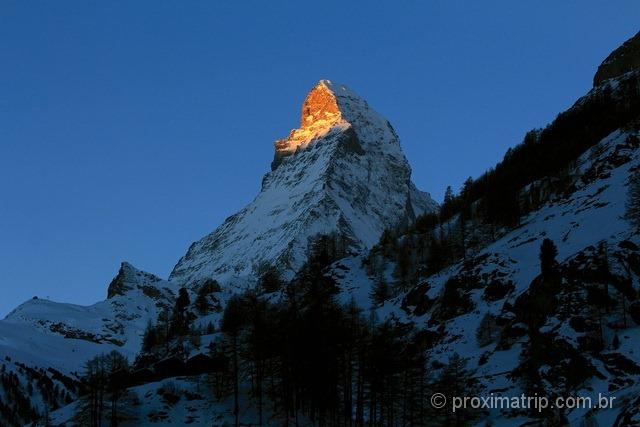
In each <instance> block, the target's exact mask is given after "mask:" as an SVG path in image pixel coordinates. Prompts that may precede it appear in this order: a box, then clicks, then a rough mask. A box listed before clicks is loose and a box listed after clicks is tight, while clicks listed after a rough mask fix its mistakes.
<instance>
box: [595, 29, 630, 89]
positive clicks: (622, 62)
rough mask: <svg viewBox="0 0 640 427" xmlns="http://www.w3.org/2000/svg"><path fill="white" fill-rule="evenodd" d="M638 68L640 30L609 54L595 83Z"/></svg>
mask: <svg viewBox="0 0 640 427" xmlns="http://www.w3.org/2000/svg"><path fill="white" fill-rule="evenodd" d="M636 68H640V32H639V33H637V34H636V35H635V36H633V37H631V38H630V39H629V40H627V41H626V42H624V44H623V45H622V46H620V47H619V48H617V49H616V50H614V51H613V52H611V54H609V56H607V59H605V60H604V62H602V64H600V66H599V67H598V71H596V75H595V76H594V77H593V85H594V86H598V85H600V84H601V83H602V82H604V81H605V80H608V79H611V78H614V77H618V76H621V75H622V74H625V73H628V72H629V71H631V70H633V69H636Z"/></svg>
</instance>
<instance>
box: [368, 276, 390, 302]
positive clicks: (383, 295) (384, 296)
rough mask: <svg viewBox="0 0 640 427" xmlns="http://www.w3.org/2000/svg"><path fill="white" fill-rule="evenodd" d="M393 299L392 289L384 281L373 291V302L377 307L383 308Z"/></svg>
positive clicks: (381, 280) (377, 284)
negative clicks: (386, 302)
mask: <svg viewBox="0 0 640 427" xmlns="http://www.w3.org/2000/svg"><path fill="white" fill-rule="evenodd" d="M389 298H391V289H390V288H389V285H388V284H387V282H386V281H385V280H384V279H380V280H378V282H377V283H376V284H375V286H374V287H373V290H372V291H371V300H372V301H373V304H374V305H376V306H381V305H383V304H384V303H385V301H387V300H388V299H389Z"/></svg>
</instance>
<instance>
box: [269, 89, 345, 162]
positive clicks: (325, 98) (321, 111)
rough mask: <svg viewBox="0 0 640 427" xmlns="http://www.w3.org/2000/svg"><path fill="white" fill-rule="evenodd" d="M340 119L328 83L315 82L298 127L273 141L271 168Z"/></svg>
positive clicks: (304, 105) (305, 102) (303, 107)
mask: <svg viewBox="0 0 640 427" xmlns="http://www.w3.org/2000/svg"><path fill="white" fill-rule="evenodd" d="M341 119H342V113H341V111H340V108H339V107H338V102H337V100H336V97H335V95H334V94H333V92H332V91H331V90H330V89H329V86H328V83H326V82H324V81H321V82H320V83H319V84H317V85H316V86H315V87H314V88H313V89H312V90H311V92H309V95H307V98H306V99H305V101H304V103H303V104H302V114H301V119H300V128H299V129H293V130H292V131H291V133H290V134H289V136H288V137H287V138H284V139H280V140H278V141H276V142H275V147H276V152H275V157H274V160H273V163H272V165H271V167H272V169H275V168H276V167H278V165H279V164H280V161H281V159H282V158H283V157H285V156H288V155H290V154H293V153H294V152H295V151H296V150H297V149H298V147H305V146H306V144H308V143H309V142H310V141H311V140H313V139H314V138H318V137H320V136H322V135H323V134H325V133H326V132H327V131H328V130H329V129H331V127H332V126H333V125H335V124H336V123H338V122H339V121H340V120H341Z"/></svg>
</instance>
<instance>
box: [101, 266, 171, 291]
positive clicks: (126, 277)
mask: <svg viewBox="0 0 640 427" xmlns="http://www.w3.org/2000/svg"><path fill="white" fill-rule="evenodd" d="M160 281H161V279H160V278H159V277H157V276H154V275H153V274H150V273H146V272H144V271H141V270H138V269H137V268H135V267H134V266H133V265H131V264H129V263H128V262H123V263H122V264H120V270H119V271H118V274H117V275H116V277H114V278H113V280H112V281H111V283H110V284H109V287H108V289H107V298H109V299H110V298H113V297H115V296H116V295H124V294H126V293H127V292H129V291H131V290H133V289H135V288H136V287H137V286H138V285H144V284H155V283H157V282H160Z"/></svg>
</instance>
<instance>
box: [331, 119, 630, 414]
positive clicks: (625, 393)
mask: <svg viewBox="0 0 640 427" xmlns="http://www.w3.org/2000/svg"><path fill="white" fill-rule="evenodd" d="M632 135H636V136H637V135H638V134H637V133H636V132H632V131H631V132H630V131H620V130H618V131H616V132H614V133H612V134H611V135H609V136H608V137H607V138H605V139H604V140H603V141H601V142H600V143H599V144H598V145H596V146H595V147H593V148H592V149H590V150H589V151H588V152H586V153H585V154H584V155H582V156H581V157H580V159H579V160H578V162H577V164H576V167H575V168H574V170H573V171H572V175H573V180H574V183H573V184H574V187H573V188H574V189H573V191H571V192H570V193H568V194H555V195H551V197H550V200H549V201H548V202H547V203H545V204H544V205H543V206H542V207H541V208H540V209H538V210H536V211H534V212H532V213H531V214H530V215H528V216H527V217H525V218H523V220H522V224H521V225H520V226H519V227H518V228H516V229H514V230H513V231H510V232H508V233H506V234H504V235H503V236H502V237H500V238H499V239H498V240H496V241H495V242H493V243H491V244H489V245H487V246H486V247H484V248H483V249H481V250H480V251H478V252H477V253H475V254H473V256H472V257H469V259H468V260H467V261H461V262H459V263H457V264H455V265H453V266H451V267H449V268H447V269H445V270H443V271H441V272H439V273H437V274H435V275H433V276H430V277H427V278H425V279H423V280H422V281H421V282H420V283H418V285H417V286H415V288H413V289H412V290H410V291H408V292H404V293H401V294H399V295H398V296H396V297H395V298H393V299H392V300H390V301H388V302H387V303H385V304H384V305H383V306H381V307H376V306H372V302H371V299H370V294H371V290H372V289H373V286H374V283H375V282H376V278H375V277H370V276H369V275H368V274H367V271H366V268H365V266H364V265H363V261H364V260H365V258H364V257H351V258H347V259H343V260H341V261H339V262H337V263H336V265H335V266H334V268H333V269H332V271H331V273H330V274H331V275H332V277H334V278H336V279H337V280H338V282H339V283H340V284H341V289H342V294H341V300H342V301H343V302H345V303H346V302H348V301H350V300H351V299H354V300H355V301H356V302H357V303H358V305H360V306H361V307H365V308H366V307H369V308H371V309H373V310H375V311H376V313H377V316H378V317H379V318H383V319H384V318H395V319H398V320H399V321H401V322H409V323H413V324H415V325H417V326H419V327H423V328H425V329H426V330H428V331H431V333H432V334H433V337H434V345H433V347H432V348H429V349H428V355H429V357H430V359H431V360H433V361H440V362H442V363H446V362H447V360H448V358H449V357H450V356H451V354H453V353H454V352H455V353H458V354H460V355H462V356H463V357H465V358H466V359H467V360H468V363H469V366H470V367H471V368H473V369H475V370H476V372H475V375H476V377H477V378H479V379H480V380H481V381H482V383H483V385H484V387H485V391H486V393H485V394H487V395H488V394H489V393H491V392H495V393H496V394H500V395H503V396H519V395H520V394H521V393H523V392H524V390H523V388H522V387H523V385H522V378H521V377H520V376H519V374H517V369H518V367H519V365H520V363H521V362H522V360H523V357H524V356H523V355H524V351H525V350H526V348H527V346H528V344H529V341H528V335H527V333H526V331H525V330H524V329H526V328H525V327H524V326H523V324H522V323H518V322H519V320H518V318H517V314H516V313H517V312H518V308H519V305H521V301H522V300H521V297H522V296H523V295H525V294H527V293H528V292H529V289H530V287H531V285H532V283H534V282H535V280H536V278H537V276H538V275H539V274H540V266H539V259H538V255H539V248H540V245H541V243H542V240H543V239H545V238H549V239H552V240H553V241H554V242H555V243H556V245H557V247H558V257H557V259H558V262H559V263H560V268H561V269H562V271H564V272H565V273H564V275H565V282H564V286H565V288H564V289H563V290H562V291H561V293H560V295H559V300H560V301H563V300H565V299H567V298H569V297H573V298H576V299H577V300H578V301H580V298H582V297H580V296H575V295H574V294H573V293H578V294H580V293H586V292H587V291H589V289H598V288H600V287H601V286H602V284H601V283H600V282H598V281H594V282H593V283H591V282H590V280H595V279H592V275H591V274H590V272H592V271H594V269H595V268H596V267H595V265H596V264H597V263H598V260H599V258H598V257H599V256H600V255H599V254H598V249H597V248H598V247H599V245H601V244H603V243H604V245H605V246H604V247H605V248H606V252H607V254H608V259H609V268H610V270H611V273H610V274H611V276H610V277H609V278H608V279H607V280H608V281H609V282H610V290H609V292H610V294H609V295H610V297H611V298H612V299H613V300H616V301H618V300H619V299H620V298H622V294H621V293H620V291H619V289H622V288H617V287H616V286H619V284H622V283H627V282H626V280H627V279H628V278H629V277H631V279H632V282H631V283H632V286H633V287H634V288H635V289H636V291H638V290H640V270H639V269H637V267H636V268H631V270H630V268H629V264H628V261H627V260H629V259H634V257H637V256H638V255H639V254H640V237H639V236H638V235H637V234H636V233H635V232H634V231H633V230H632V227H631V226H630V225H629V223H628V222H627V221H626V220H625V219H624V218H623V216H624V212H625V201H626V199H627V185H628V181H629V176H630V174H631V171H632V170H638V169H640V150H638V148H640V147H638V146H637V145H636V143H635V138H633V137H632V138H630V136H632ZM393 267H394V266H393V265H389V266H388V267H387V268H386V270H385V271H386V272H385V273H384V277H385V280H386V281H388V282H389V283H393V281H394V280H395V279H394V277H393V275H392V272H393ZM629 275H631V276H629ZM451 280H455V281H457V283H460V284H461V285H462V286H460V285H458V286H459V294H460V301H464V300H468V301H470V304H468V305H466V304H460V306H461V311H460V312H459V313H458V315H455V316H453V317H452V318H444V319H443V318H442V315H441V313H442V308H443V307H442V305H441V304H440V299H441V298H442V295H443V292H444V288H445V284H446V283H447V282H448V281H451ZM496 289H502V291H500V292H495V290H496ZM425 307H426V310H425ZM487 313H489V314H491V315H493V316H495V318H496V319H498V322H499V323H501V325H502V327H501V328H499V330H498V332H497V335H496V337H495V339H494V340H493V342H491V343H490V344H488V345H480V344H479V343H478V340H477V337H476V332H477V329H478V325H480V323H481V320H482V319H483V317H484V316H485V315H486V314H487ZM622 316H623V315H622V314H621V312H620V309H618V310H612V312H611V313H610V314H609V315H607V316H605V320H604V323H605V326H604V340H605V342H606V349H605V351H603V352H601V353H595V352H594V353H591V351H590V350H589V349H588V348H589V347H588V338H589V334H587V333H586V332H585V331H582V330H579V329H578V330H576V329H574V327H575V328H578V327H577V326H576V325H577V324H578V323H579V322H580V321H582V319H589V318H590V317H591V318H593V312H589V311H588V306H587V304H585V303H583V304H582V305H581V306H580V307H578V308H575V312H574V313H572V314H571V315H565V314H564V313H562V310H558V312H556V313H555V314H554V315H553V316H551V317H550V318H549V319H548V321H547V324H546V325H545V326H544V327H543V328H542V329H543V331H544V332H545V333H546V334H547V335H548V336H549V339H550V340H551V341H552V342H555V343H556V345H558V346H559V347H560V348H563V346H564V345H565V344H566V346H567V347H568V348H569V350H566V351H567V354H566V355H565V356H566V357H567V358H568V359H567V361H566V363H569V361H571V362H570V363H574V364H577V363H585V367H584V369H583V372H582V373H583V374H584V376H585V379H584V383H583V384H582V385H581V386H580V387H578V388H576V389H573V390H571V392H570V393H574V394H573V395H580V396H585V397H591V398H592V399H593V401H594V402H595V401H597V399H598V393H602V394H603V395H606V396H616V399H617V403H616V406H615V407H614V408H613V409H610V410H599V411H598V410H593V411H588V410H584V409H576V410H574V411H571V412H569V414H568V418H569V420H570V422H571V423H572V425H580V423H581V422H582V421H583V419H584V417H585V416H587V414H588V416H589V417H592V418H593V419H595V420H598V421H599V422H600V423H601V424H600V425H613V422H614V420H615V418H616V417H618V416H620V417H622V416H624V415H621V414H627V413H629V414H631V413H632V411H635V412H633V414H635V415H633V414H632V415H629V416H630V417H631V416H636V417H637V416H638V413H637V411H636V409H635V406H634V405H635V404H634V403H633V402H634V401H635V400H634V399H636V397H637V396H638V395H639V394H640V353H639V352H638V351H637V344H638V342H640V324H638V323H635V322H634V321H632V320H631V319H630V318H629V317H628V315H627V318H626V323H627V324H626V326H625V327H623V326H621V325H622V322H623V320H622ZM523 328H524V329H523ZM616 334H618V336H619V339H620V341H621V344H620V348H619V349H613V348H612V347H611V346H612V344H611V343H612V341H613V339H614V336H615V335H616ZM550 351H551V348H550ZM572 352H575V354H580V355H584V360H582V359H580V358H579V357H578V358H577V359H571V358H572V357H577V356H576V355H575V354H573V353H572ZM548 369H549V372H550V374H549V377H548V378H546V379H545V381H546V382H545V385H546V387H547V388H548V389H549V391H550V392H551V393H552V394H553V393H556V394H559V395H562V391H561V390H563V387H564V382H563V381H565V380H564V379H563V378H562V377H563V375H564V372H566V371H567V370H568V369H569V368H568V366H565V365H564V362H559V364H558V365H557V366H549V367H548ZM543 378H544V377H543ZM621 384H624V385H622V386H621ZM566 393H568V392H565V394H566ZM520 415H522V414H520ZM491 416H492V418H494V421H495V425H500V426H503V425H504V426H509V425H513V426H518V425H521V424H522V423H523V422H525V421H526V420H527V417H526V416H525V417H522V416H517V414H516V413H514V412H513V411H503V412H500V411H497V410H496V411H494V412H493V413H492V415H491ZM629 425H631V424H629Z"/></svg>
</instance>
